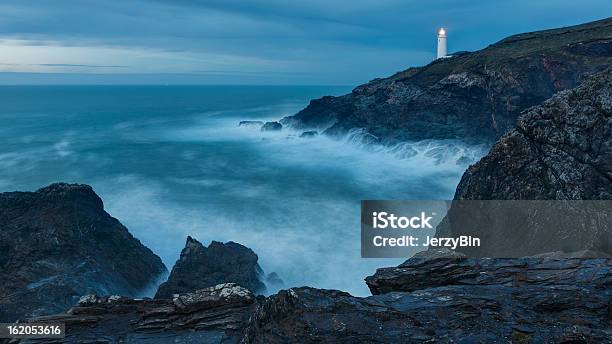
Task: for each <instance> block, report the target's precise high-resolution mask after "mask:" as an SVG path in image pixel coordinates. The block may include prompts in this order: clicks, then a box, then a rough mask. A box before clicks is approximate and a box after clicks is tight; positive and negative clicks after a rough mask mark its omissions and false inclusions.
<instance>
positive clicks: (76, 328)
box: [14, 283, 256, 344]
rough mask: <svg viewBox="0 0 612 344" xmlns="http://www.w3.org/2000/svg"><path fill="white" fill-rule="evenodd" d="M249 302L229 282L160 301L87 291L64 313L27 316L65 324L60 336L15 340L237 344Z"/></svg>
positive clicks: (249, 295)
mask: <svg viewBox="0 0 612 344" xmlns="http://www.w3.org/2000/svg"><path fill="white" fill-rule="evenodd" d="M255 301H256V299H255V296H254V295H253V294H252V293H251V292H249V291H248V290H246V289H245V288H242V287H240V286H238V285H237V284H233V283H227V284H221V285H217V286H214V287H211V288H206V289H202V290H197V291H194V292H192V293H187V294H183V295H180V296H179V297H176V298H174V299H164V300H151V299H145V300H133V299H128V298H122V297H99V296H95V295H89V296H87V297H85V298H83V300H81V302H79V304H77V305H76V306H74V307H72V308H71V309H70V310H69V311H68V312H66V313H63V314H57V315H53V316H47V317H40V318H36V319H33V321H38V322H63V323H65V324H66V328H67V331H66V338H63V339H46V340H22V341H20V342H21V343H32V342H33V343H194V344H195V343H237V342H238V341H239V339H240V337H241V333H242V330H243V326H244V325H245V324H246V323H247V321H248V318H249V316H250V314H251V313H252V312H253V310H254V308H255ZM14 342H19V341H14Z"/></svg>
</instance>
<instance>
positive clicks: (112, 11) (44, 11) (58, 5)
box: [0, 0, 612, 83]
mask: <svg viewBox="0 0 612 344" xmlns="http://www.w3.org/2000/svg"><path fill="white" fill-rule="evenodd" d="M610 10H612V4H611V3H610V1H609V0H584V1H581V2H570V1H557V0H540V1H533V0H507V1H485V0H456V1H451V0H433V1H416V0H351V1H349V0H335V1H329V0H325V1H324V0H310V1H286V0H268V1H263V0H125V1H109V0H3V1H2V3H0V39H20V40H27V42H28V43H27V44H31V45H43V46H44V45H49V44H52V45H57V46H67V47H70V46H95V47H112V48H119V49H144V50H147V51H162V52H169V53H172V54H174V56H175V58H176V59H177V62H176V63H177V64H179V63H181V64H186V63H187V62H185V61H186V60H190V61H191V62H189V63H191V64H192V65H191V66H189V67H190V68H189V70H192V71H198V70H199V71H200V72H198V73H200V74H201V73H203V72H201V71H202V70H206V71H208V72H206V73H212V72H215V73H217V74H229V73H226V72H223V71H228V70H230V69H231V70H235V71H241V73H242V74H253V75H255V74H258V73H259V74H262V73H269V75H279V76H281V75H292V76H293V77H295V78H297V79H298V80H299V79H300V78H301V79H302V80H304V82H315V83H316V82H317V80H319V81H320V82H325V83H327V82H329V81H335V83H357V82H362V81H366V80H368V79H371V78H373V77H376V76H382V75H386V74H389V73H392V72H394V71H397V70H401V69H404V68H406V67H409V66H410V65H417V64H422V63H426V62H427V61H429V60H431V59H432V58H433V56H434V50H435V31H436V28H437V27H439V26H441V25H444V26H446V27H448V29H449V30H448V31H449V49H450V50H451V51H453V50H455V51H456V50H474V49H479V48H482V47H484V46H486V45H487V44H490V43H492V42H494V41H497V40H499V39H501V38H503V37H505V36H507V35H510V34H514V33H519V32H524V31H533V30H538V29H544V28H551V27H559V26H565V25H572V24H578V23H581V22H586V21H590V20H595V19H599V18H601V17H602V16H603V15H605V13H606V12H609V11H610ZM204 54H205V55H206V56H207V57H206V58H204V57H202V56H204ZM181 55H182V56H184V58H182V57H181ZM212 55H214V56H216V58H215V59H216V60H215V63H212V64H214V65H215V66H217V65H219V66H222V67H215V68H219V70H214V69H212V70H211V65H212V64H211V62H210V56H212ZM234 57H235V58H236V60H235V61H234V60H232V58H234ZM181 59H183V60H181ZM179 60H181V61H179ZM249 61H251V62H249ZM0 62H2V57H1V56H0ZM4 62H6V61H4ZM81 62H82V63H81ZM96 62H99V61H96ZM104 62H106V61H104ZM108 62H110V63H109V64H108V67H104V65H97V63H96V64H92V65H90V63H88V61H79V63H68V62H67V63H65V64H64V66H63V67H66V68H68V67H74V68H79V67H99V68H119V66H123V65H124V64H125V65H131V64H130V63H122V61H116V60H112V61H108ZM40 64H41V65H44V64H45V63H44V62H41V63H40ZM61 64H62V63H56V65H58V66H59V65H61ZM69 65H71V66H69ZM96 65H97V66H96ZM223 65H225V67H223ZM114 66H117V67H114ZM153 67H154V66H152V67H151V68H153ZM126 68H129V67H126ZM160 68H164V69H168V68H169V69H171V70H172V68H173V67H172V63H169V64H168V65H164V66H163V67H160ZM159 72H163V70H160V71H159ZM283 80H284V79H283Z"/></svg>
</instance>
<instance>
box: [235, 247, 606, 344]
mask: <svg viewBox="0 0 612 344" xmlns="http://www.w3.org/2000/svg"><path fill="white" fill-rule="evenodd" d="M367 282H368V285H369V286H370V289H371V290H372V292H373V293H374V294H376V295H374V296H371V297H366V298H358V297H353V296H351V295H349V294H347V293H344V292H340V291H335V290H321V289H314V288H307V287H304V288H292V289H289V290H287V291H281V292H279V293H278V294H277V295H274V296H271V297H270V298H267V299H266V300H264V301H263V302H262V303H261V304H260V305H259V306H258V307H257V310H256V312H255V315H254V316H253V317H252V318H251V322H250V324H249V326H248V327H247V330H246V332H245V340H246V341H248V342H255V343H287V342H307V343H315V342H346V343H371V342H382V343H421V342H442V343H492V342H496V343H511V342H513V343H516V342H528V343H531V342H534V343H538V342H543V343H544V342H545V343H562V342H572V341H576V342H584V343H599V342H606V343H608V342H610V338H611V337H610V335H612V330H610V327H609V325H610V315H609V302H610V299H611V297H612V290H611V289H610V288H609V286H610V283H611V282H612V260H610V259H609V258H608V259H606V258H600V259H586V258H574V259H567V258H560V257H559V256H558V255H551V256H549V257H547V258H543V257H540V258H524V259H508V260H495V259H489V260H487V259H467V258H462V257H461V256H460V255H454V256H452V257H446V258H442V257H440V256H437V257H436V256H435V255H434V256H424V257H423V256H422V257H420V258H414V259H411V260H408V261H407V262H406V263H404V264H402V265H400V266H398V267H395V268H384V269H379V270H378V271H377V273H376V274H375V275H374V276H371V277H368V279H367Z"/></svg>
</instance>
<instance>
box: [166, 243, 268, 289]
mask: <svg viewBox="0 0 612 344" xmlns="http://www.w3.org/2000/svg"><path fill="white" fill-rule="evenodd" d="M257 260H258V257H257V255H256V254H255V253H254V252H253V251H252V250H251V249H250V248H247V247H245V246H242V245H240V244H237V243H235V242H231V241H230V242H228V243H225V244H223V243H220V242H218V241H213V242H212V243H211V244H210V245H209V246H208V247H204V246H203V245H202V244H201V243H200V242H199V241H197V240H195V239H193V238H192V237H188V238H187V242H186V244H185V248H183V250H182V251H181V256H180V258H179V260H178V261H177V262H176V264H175V265H174V267H173V268H172V272H171V273H170V276H169V277H168V281H166V282H164V283H162V285H160V286H159V289H158V290H157V293H156V294H155V298H156V299H171V298H172V296H173V295H174V294H183V293H188V292H192V291H194V290H198V289H202V288H207V287H212V286H215V285H218V284H222V283H230V282H231V283H238V284H240V285H241V286H243V287H245V288H247V289H249V290H250V291H252V292H253V293H261V292H264V291H265V290H266V287H265V285H264V284H263V282H262V281H261V280H260V277H261V276H262V274H263V271H262V269H261V267H260V266H259V264H258V263H257Z"/></svg>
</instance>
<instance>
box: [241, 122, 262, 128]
mask: <svg viewBox="0 0 612 344" xmlns="http://www.w3.org/2000/svg"><path fill="white" fill-rule="evenodd" d="M262 125H264V122H262V121H240V123H238V126H239V127H258V128H261V126H262Z"/></svg>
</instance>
